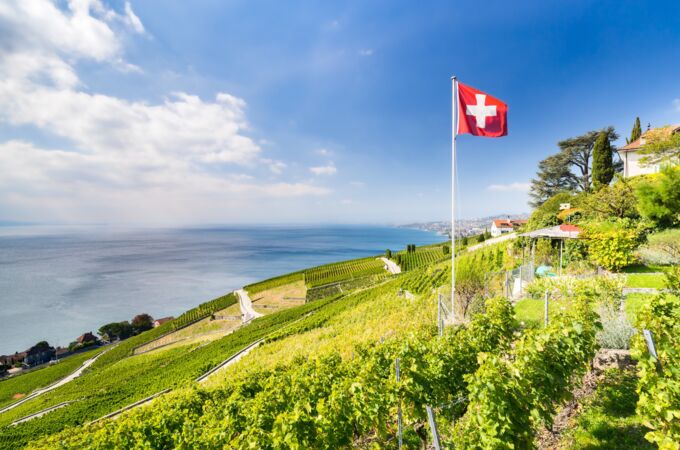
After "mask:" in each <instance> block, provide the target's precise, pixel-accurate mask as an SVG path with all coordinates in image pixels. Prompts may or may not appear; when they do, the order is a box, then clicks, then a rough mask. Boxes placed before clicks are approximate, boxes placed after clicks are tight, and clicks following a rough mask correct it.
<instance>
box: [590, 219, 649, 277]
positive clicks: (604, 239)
mask: <svg viewBox="0 0 680 450" xmlns="http://www.w3.org/2000/svg"><path fill="white" fill-rule="evenodd" d="M583 228H584V233H583V237H584V238H585V239H586V242H587V243H588V256H589V258H590V260H591V261H592V262H593V263H595V264H597V265H600V266H602V267H604V268H605V269H607V270H613V271H618V270H620V269H621V268H622V267H625V266H628V265H631V264H633V263H634V262H635V261H636V260H637V257H636V255H635V250H636V249H637V248H638V246H639V245H640V243H641V241H642V239H643V236H644V235H643V233H642V230H640V229H639V228H637V227H634V226H633V224H632V222H631V221H629V220H626V219H618V220H613V221H607V222H590V223H587V224H585V225H584V227H583Z"/></svg>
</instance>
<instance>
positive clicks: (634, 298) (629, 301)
mask: <svg viewBox="0 0 680 450" xmlns="http://www.w3.org/2000/svg"><path fill="white" fill-rule="evenodd" d="M654 295H655V294H628V295H626V301H625V304H624V310H625V311H626V317H628V320H629V321H630V323H632V324H633V326H635V322H636V321H637V315H638V312H639V311H640V310H641V309H642V307H643V306H644V305H645V304H646V303H647V302H649V300H650V299H651V298H652V297H653V296H654Z"/></svg>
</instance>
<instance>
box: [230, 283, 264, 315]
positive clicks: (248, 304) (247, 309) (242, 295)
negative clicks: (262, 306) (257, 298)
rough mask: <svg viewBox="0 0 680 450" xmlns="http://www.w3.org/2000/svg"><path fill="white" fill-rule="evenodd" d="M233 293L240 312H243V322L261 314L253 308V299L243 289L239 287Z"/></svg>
mask: <svg viewBox="0 0 680 450" xmlns="http://www.w3.org/2000/svg"><path fill="white" fill-rule="evenodd" d="M235 294H236V296H237V297H238V304H239V306H240V307H241V313H242V314H243V323H247V322H250V321H251V320H253V319H255V318H257V317H261V316H262V314H260V313H259V312H257V311H255V310H254V309H253V301H252V300H251V299H250V296H248V293H247V292H246V291H245V290H244V289H239V290H238V291H236V292H235Z"/></svg>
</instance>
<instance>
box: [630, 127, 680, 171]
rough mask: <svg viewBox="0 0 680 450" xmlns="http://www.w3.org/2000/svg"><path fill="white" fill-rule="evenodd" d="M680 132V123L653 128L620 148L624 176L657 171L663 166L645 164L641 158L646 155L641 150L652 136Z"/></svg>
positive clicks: (666, 135)
mask: <svg viewBox="0 0 680 450" xmlns="http://www.w3.org/2000/svg"><path fill="white" fill-rule="evenodd" d="M678 132H680V125H671V126H668V127H661V128H652V129H651V130H647V131H645V132H644V133H642V136H640V137H639V138H637V139H635V140H634V141H633V142H630V143H628V144H626V145H624V146H623V147H621V148H619V149H618V152H619V156H620V157H621V160H622V161H623V176H624V177H634V176H637V175H646V174H650V173H657V172H659V170H660V169H661V166H660V165H659V164H658V163H657V164H643V163H642V162H641V161H640V160H641V159H642V158H643V157H644V156H645V155H643V154H641V153H640V150H642V148H643V147H644V146H645V144H646V143H647V142H648V141H649V140H650V138H652V137H657V136H658V137H661V138H663V137H668V136H670V135H672V134H675V133H678Z"/></svg>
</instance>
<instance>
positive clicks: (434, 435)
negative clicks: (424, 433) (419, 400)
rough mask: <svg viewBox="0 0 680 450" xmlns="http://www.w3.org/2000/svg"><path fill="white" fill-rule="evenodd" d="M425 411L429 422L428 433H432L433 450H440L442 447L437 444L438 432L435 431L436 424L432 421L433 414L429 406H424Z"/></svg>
mask: <svg viewBox="0 0 680 450" xmlns="http://www.w3.org/2000/svg"><path fill="white" fill-rule="evenodd" d="M425 409H426V410H427V420H428V421H429V422H430V431H432V445H434V448H435V450H441V449H442V445H441V443H440V442H439V432H438V431H437V422H435V420H434V412H433V411H432V408H431V407H430V406H425Z"/></svg>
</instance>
